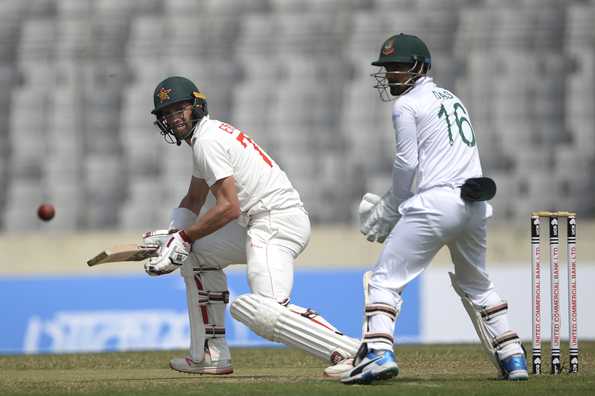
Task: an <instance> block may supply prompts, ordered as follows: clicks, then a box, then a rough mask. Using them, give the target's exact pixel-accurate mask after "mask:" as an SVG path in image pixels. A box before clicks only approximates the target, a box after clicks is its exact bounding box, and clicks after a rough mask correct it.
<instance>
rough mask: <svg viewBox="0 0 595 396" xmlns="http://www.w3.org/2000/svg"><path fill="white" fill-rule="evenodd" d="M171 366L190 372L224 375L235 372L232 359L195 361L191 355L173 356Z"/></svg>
mask: <svg viewBox="0 0 595 396" xmlns="http://www.w3.org/2000/svg"><path fill="white" fill-rule="evenodd" d="M169 367H171V368H172V369H174V370H176V371H180V372H182V373H188V374H214V375H223V374H231V373H233V367H231V360H216V361H213V362H211V361H209V362H207V361H202V362H195V361H194V360H192V358H191V357H190V356H186V357H183V358H173V359H172V360H170V361H169Z"/></svg>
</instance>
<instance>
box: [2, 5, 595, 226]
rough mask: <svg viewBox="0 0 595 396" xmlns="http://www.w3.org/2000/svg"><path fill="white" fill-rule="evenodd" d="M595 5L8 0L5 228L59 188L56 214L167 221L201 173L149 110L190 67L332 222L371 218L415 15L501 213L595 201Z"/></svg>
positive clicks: (67, 218)
mask: <svg viewBox="0 0 595 396" xmlns="http://www.w3.org/2000/svg"><path fill="white" fill-rule="evenodd" d="M593 21H595V1H592V0H583V1H567V2H560V1H557V0H484V1H481V2H468V1H461V0H448V1H441V2H439V3H436V2H435V1H432V0H417V1H413V0H398V1H396V0H388V1H387V0H361V1H360V0H350V1H347V0H345V1H343V0H322V1H321V0H307V1H286V0H251V1H235V0H203V1H186V0H166V1H159V0H134V1H132V0H131V1H121V0H96V1H92V0H35V1H27V2H23V1H19V0H4V1H3V2H1V3H0V90H2V93H3V95H0V121H3V122H1V123H0V125H3V127H2V129H0V155H1V156H2V158H1V160H0V177H2V178H3V180H5V182H4V188H3V189H2V190H1V191H0V229H12V228H15V229H20V230H27V229H37V228H38V227H39V222H37V221H36V220H35V218H33V217H31V216H29V214H31V213H33V211H34V209H31V208H34V207H36V206H37V204H38V203H39V201H40V200H41V199H48V200H50V201H52V202H54V203H55V204H56V206H57V207H58V212H59V216H57V218H56V220H55V221H54V222H52V223H51V224H49V225H48V226H51V227H54V228H55V229H60V230H68V229H101V228H121V229H139V228H143V229H144V228H151V227H153V226H160V227H161V226H164V225H165V223H166V222H167V217H168V216H169V210H170V208H171V207H172V206H174V205H176V204H177V202H178V200H179V199H180V197H181V194H183V193H184V191H185V189H186V188H187V183H188V181H189V179H190V172H191V161H190V153H189V151H188V149H187V147H177V146H169V145H167V144H165V143H164V142H163V140H162V138H161V137H160V135H159V132H158V130H157V129H156V128H155V127H154V126H153V125H152V123H153V121H154V119H153V118H152V116H151V115H150V114H149V112H150V110H151V108H152V106H153V103H152V93H153V89H154V87H155V86H156V84H157V83H158V82H159V81H160V80H162V79H163V78H165V77H166V76H169V75H172V74H177V75H184V76H187V77H189V78H191V79H192V80H194V81H195V82H196V83H197V85H198V86H199V88H200V89H201V90H202V91H204V92H205V93H206V94H207V96H208V98H209V99H208V100H209V110H210V112H211V114H212V116H213V117H214V118H217V119H221V120H225V121H228V122H230V123H232V124H234V125H235V126H237V127H238V128H240V129H242V130H244V131H246V132H247V133H248V134H250V135H251V136H252V137H253V138H254V139H255V140H256V141H257V142H258V143H259V144H260V145H261V146H262V147H263V148H264V149H265V150H266V151H267V152H268V153H269V154H270V155H271V156H272V157H273V158H274V159H275V160H276V161H277V162H278V163H279V164H280V165H281V166H282V167H283V168H284V169H285V170H286V171H287V173H288V174H289V176H290V178H291V179H292V180H293V182H294V184H295V185H296V186H297V187H298V189H299V190H300V193H301V195H302V197H303V199H304V201H305V203H306V206H307V208H308V209H309V211H310V213H311V215H312V219H313V222H314V223H315V224H316V223H325V224H326V223H351V222H352V221H353V220H354V213H353V208H354V207H356V205H357V202H358V200H359V198H360V197H361V195H362V194H363V193H364V192H365V191H367V190H370V191H374V192H376V193H383V192H384V191H385V190H386V189H387V188H388V185H389V180H390V172H391V164H392V157H393V154H394V153H393V150H394V131H393V129H392V121H391V117H390V111H391V108H390V104H383V103H382V102H380V101H379V100H378V96H377V93H376V92H375V90H374V89H373V88H372V87H373V84H374V82H373V79H372V78H371V77H370V73H372V72H373V71H374V68H373V67H372V66H371V65H370V61H372V60H373V59H374V58H375V57H376V56H377V55H378V51H379V49H380V46H381V43H382V41H383V40H384V39H385V38H386V37H388V36H389V35H391V34H395V33H399V32H408V33H414V34H418V35H420V36H421V37H422V38H424V40H425V41H426V42H427V43H428V45H429V47H430V50H431V52H432V54H433V74H434V76H435V78H436V80H437V81H438V82H439V83H440V84H441V85H442V86H444V87H445V88H448V89H452V90H454V91H455V92H456V93H457V94H458V96H460V97H461V98H462V100H463V101H464V103H465V104H466V106H467V108H468V109H469V111H470V118H471V120H472V122H473V124H474V129H475V133H476V135H477V140H478V143H479V146H480V150H481V154H482V162H483V165H484V170H485V173H486V174H489V175H492V176H493V177H495V178H496V179H497V181H498V184H499V191H500V192H499V194H498V197H497V198H496V199H495V200H494V202H493V203H494V207H495V208H496V213H497V215H496V219H502V220H507V219H514V218H519V217H520V218H523V221H524V219H525V218H524V217H523V216H525V215H526V214H527V212H528V211H530V210H532V209H540V208H550V207H551V208H554V207H555V208H558V209H575V210H577V211H578V212H580V213H581V214H584V215H589V216H593V214H595V208H594V206H595V204H593V202H591V201H592V199H588V198H586V197H592V196H593V195H594V193H595V181H593V180H592V177H591V178H590V179H589V175H590V173H592V169H593V165H594V158H595V104H594V103H595V50H594V49H593V48H595V47H594V44H595V30H593ZM180 150H181V151H180ZM585 179H587V180H585ZM503 196H504V197H503ZM155 202H161V203H162V205H160V207H155ZM329 202H332V205H329ZM329 206H332V207H329Z"/></svg>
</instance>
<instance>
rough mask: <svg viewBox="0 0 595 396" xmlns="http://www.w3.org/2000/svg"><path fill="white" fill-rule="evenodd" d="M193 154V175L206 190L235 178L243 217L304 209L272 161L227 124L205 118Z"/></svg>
mask: <svg viewBox="0 0 595 396" xmlns="http://www.w3.org/2000/svg"><path fill="white" fill-rule="evenodd" d="M192 152H193V156H192V157H193V161H194V163H193V166H194V168H193V172H192V174H193V176H194V177H196V178H199V179H204V180H205V181H206V183H207V184H208V185H209V187H211V186H212V185H213V184H215V182H216V181H217V180H221V179H223V178H225V177H228V176H233V177H234V179H235V183H236V189H237V194H238V199H239V202H240V210H241V212H242V213H243V214H249V215H252V214H256V213H259V212H262V211H265V210H271V209H284V208H288V207H293V206H301V205H303V204H302V201H301V199H300V196H299V194H298V192H297V190H296V189H295V188H294V187H293V186H292V185H291V182H290V181H289V178H288V177H287V175H286V174H285V172H283V170H282V169H281V168H279V166H278V165H277V164H276V163H275V161H273V160H272V159H271V157H270V156H269V155H268V154H267V153H265V152H264V151H263V150H262V149H261V148H260V147H259V146H258V145H257V144H256V143H255V142H254V141H253V140H252V139H251V138H250V137H249V136H248V135H246V134H245V133H243V132H241V131H240V130H238V129H236V128H235V127H233V126H231V125H229V124H227V123H224V122H221V121H217V120H211V119H210V118H209V117H208V116H205V117H204V118H203V119H202V120H201V121H200V124H199V125H198V127H197V128H196V130H195V132H194V135H193V136H192Z"/></svg>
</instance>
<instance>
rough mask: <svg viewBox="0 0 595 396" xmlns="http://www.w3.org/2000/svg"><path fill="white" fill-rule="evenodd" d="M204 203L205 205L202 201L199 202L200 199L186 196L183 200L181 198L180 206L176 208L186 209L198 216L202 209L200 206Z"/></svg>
mask: <svg viewBox="0 0 595 396" xmlns="http://www.w3.org/2000/svg"><path fill="white" fill-rule="evenodd" d="M204 203H205V200H204V199H203V200H200V199H196V198H193V197H191V196H190V195H186V196H184V198H182V200H181V201H180V205H178V206H179V207H180V208H186V209H188V210H191V211H193V212H194V213H196V214H197V215H198V214H199V213H200V210H201V209H202V206H203V205H204Z"/></svg>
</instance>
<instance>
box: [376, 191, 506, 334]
mask: <svg viewBox="0 0 595 396" xmlns="http://www.w3.org/2000/svg"><path fill="white" fill-rule="evenodd" d="M399 211H400V213H401V215H402V217H401V219H400V220H399V221H398V222H397V224H396V226H395V228H394V229H393V230H392V232H391V234H390V235H389V236H388V238H387V239H386V241H385V243H384V248H383V250H382V252H381V254H380V257H379V259H378V261H377V262H376V265H375V267H374V269H373V275H372V278H371V280H370V285H369V302H370V303H384V304H389V305H391V306H393V307H396V308H397V311H399V309H400V306H401V304H402V299H401V295H400V293H401V292H402V290H403V289H404V287H405V286H406V285H407V284H408V283H409V282H411V281H412V280H413V279H415V278H416V277H417V276H418V275H420V274H421V273H422V272H423V271H424V270H425V269H426V268H427V267H428V266H429V265H430V262H431V260H432V259H433V258H434V256H435V255H436V253H438V251H439V250H440V249H441V248H442V247H443V246H444V245H446V246H448V249H449V250H450V255H451V258H452V261H453V263H454V272H455V276H456V279H457V281H458V283H459V285H460V286H461V288H462V289H463V290H464V291H465V293H467V294H468V295H469V298H470V299H471V300H472V301H473V303H474V304H478V305H488V306H489V305H494V304H497V303H499V302H500V301H501V299H500V297H499V296H498V294H497V293H496V291H495V290H494V285H493V283H492V282H491V281H490V279H489V276H488V273H487V272H486V269H485V253H486V233H487V231H486V228H487V226H486V223H487V219H488V218H489V217H490V216H491V206H490V205H489V204H488V203H486V202H473V203H468V202H464V201H463V200H462V199H461V198H460V188H453V187H435V188H432V189H430V190H426V191H424V192H421V193H419V194H416V195H414V196H413V197H412V198H410V199H409V200H407V201H405V202H404V203H403V204H402V205H401V206H400V207H399ZM394 326H395V322H394V321H392V320H391V319H390V318H389V317H387V316H385V315H375V316H372V317H371V318H370V322H369V330H370V331H371V332H379V333H389V334H391V335H392V334H394Z"/></svg>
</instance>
